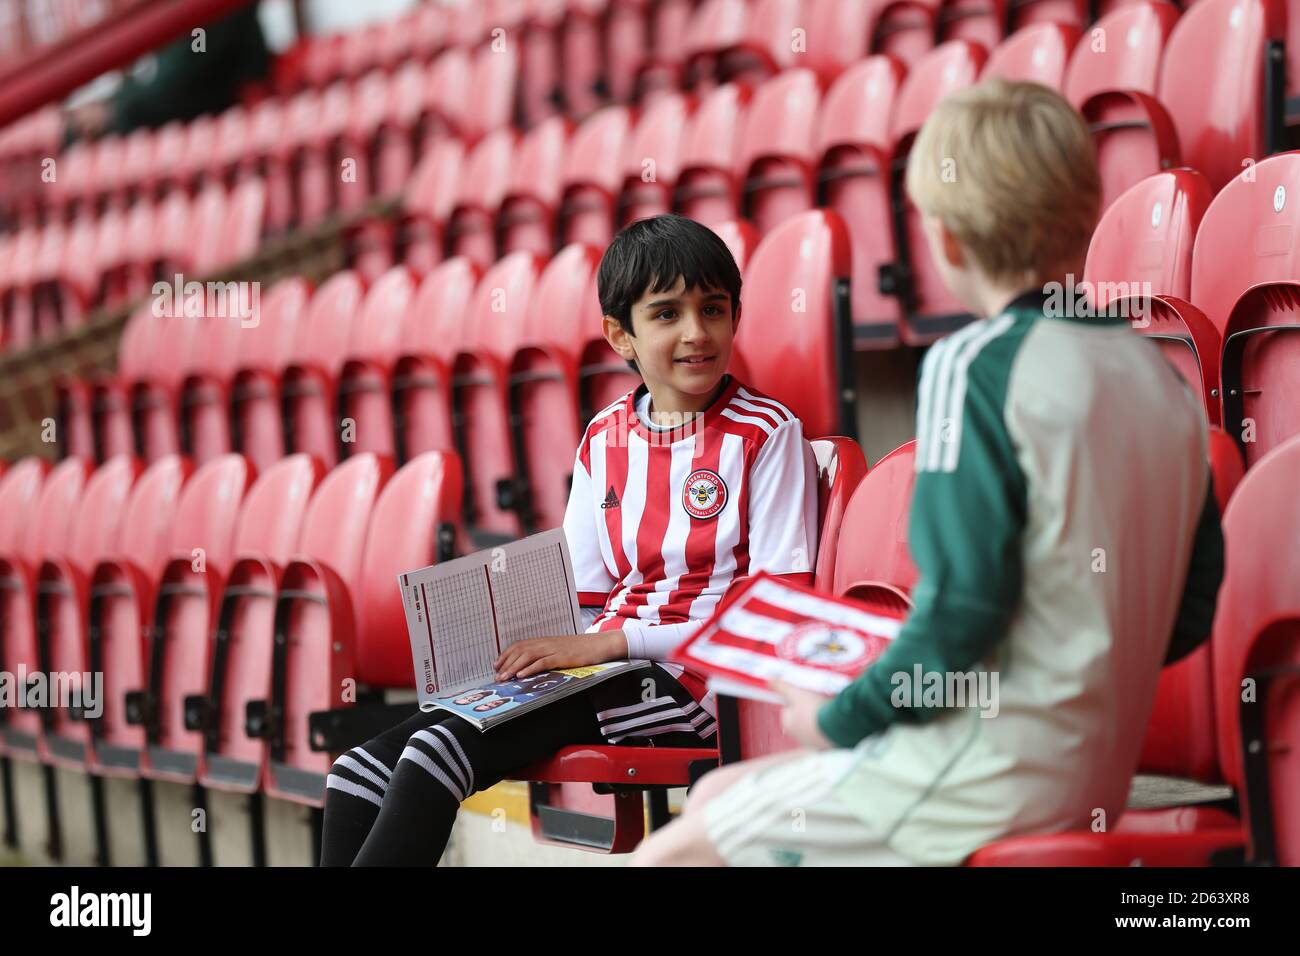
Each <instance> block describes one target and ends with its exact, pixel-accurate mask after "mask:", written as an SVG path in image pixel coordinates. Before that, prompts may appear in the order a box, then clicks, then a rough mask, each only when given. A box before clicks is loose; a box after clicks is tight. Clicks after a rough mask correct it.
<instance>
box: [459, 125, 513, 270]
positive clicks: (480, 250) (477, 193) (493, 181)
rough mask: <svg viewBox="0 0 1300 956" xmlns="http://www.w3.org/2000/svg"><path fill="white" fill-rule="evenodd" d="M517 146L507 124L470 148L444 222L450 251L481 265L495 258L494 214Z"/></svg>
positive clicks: (506, 185) (508, 181)
mask: <svg viewBox="0 0 1300 956" xmlns="http://www.w3.org/2000/svg"><path fill="white" fill-rule="evenodd" d="M518 149H519V142H518V135H517V134H516V133H515V131H514V130H512V129H510V128H509V127H507V128H505V129H498V130H494V131H492V132H491V133H489V134H487V135H486V136H484V137H483V138H482V139H481V140H479V143H478V145H477V146H475V147H474V148H473V149H472V150H471V151H470V153H469V156H468V157H467V158H466V161H465V166H464V169H463V170H462V172H461V176H460V179H459V181H458V182H457V185H456V205H455V208H454V209H453V210H452V213H451V220H450V222H449V223H448V226H447V235H446V245H447V248H448V252H449V254H450V255H453V256H466V257H468V258H470V259H473V260H474V262H475V263H477V264H478V265H479V266H480V267H482V268H486V267H487V266H489V265H491V264H492V263H493V261H495V260H496V251H497V246H496V222H495V217H496V214H497V210H498V208H499V207H500V205H501V200H502V199H503V198H504V197H505V194H506V189H507V187H508V186H509V185H510V172H511V168H512V166H513V164H514V159H515V155H516V153H517V152H518Z"/></svg>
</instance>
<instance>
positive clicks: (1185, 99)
mask: <svg viewBox="0 0 1300 956" xmlns="http://www.w3.org/2000/svg"><path fill="white" fill-rule="evenodd" d="M1286 12H1287V11H1286V4H1285V2H1284V0H1200V2H1198V3H1196V4H1195V5H1193V6H1192V7H1191V9H1189V10H1187V11H1186V12H1185V13H1184V14H1183V15H1182V17H1181V18H1179V21H1178V23H1177V25H1176V26H1175V27H1174V30H1173V33H1171V34H1170V36H1169V42H1168V44H1167V45H1166V47H1165V56H1164V62H1163V64H1162V65H1161V69H1160V101H1161V102H1162V103H1164V105H1165V107H1166V108H1167V109H1168V111H1169V116H1170V118H1171V119H1172V120H1173V124H1174V128H1175V129H1176V130H1177V132H1178V143H1179V146H1180V147H1181V149H1182V161H1183V162H1184V163H1186V164H1187V165H1189V166H1191V167H1192V168H1194V169H1199V170H1200V171H1201V172H1202V173H1204V174H1205V177H1206V179H1208V180H1209V181H1210V185H1211V186H1212V187H1214V188H1215V189H1216V190H1217V189H1222V188H1223V187H1224V186H1225V185H1226V184H1227V183H1228V182H1229V181H1230V180H1231V179H1233V178H1234V177H1235V176H1237V175H1238V174H1239V173H1240V172H1241V170H1242V164H1243V160H1249V159H1253V158H1257V157H1260V156H1264V155H1266V154H1267V153H1268V151H1269V148H1270V147H1269V146H1268V145H1267V144H1266V142H1265V140H1266V130H1267V125H1268V123H1267V118H1266V117H1265V116H1264V95H1265V94H1264V90H1265V67H1266V64H1267V63H1268V58H1267V53H1266V44H1267V42H1268V41H1269V40H1282V39H1284V37H1285V33H1286ZM1282 67H1283V64H1282V63H1281V62H1278V63H1277V64H1276V68H1277V69H1281V68H1282ZM1208 104H1212V107H1211V106H1209V105H1208ZM1271 148H1274V149H1275V148H1277V146H1276V145H1274V146H1272V147H1271Z"/></svg>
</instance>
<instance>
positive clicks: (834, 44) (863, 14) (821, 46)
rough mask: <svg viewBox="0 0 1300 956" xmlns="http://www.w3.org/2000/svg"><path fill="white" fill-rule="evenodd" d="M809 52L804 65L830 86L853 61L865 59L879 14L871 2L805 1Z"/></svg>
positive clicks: (839, 0)
mask: <svg viewBox="0 0 1300 956" xmlns="http://www.w3.org/2000/svg"><path fill="white" fill-rule="evenodd" d="M804 10H805V19H807V21H808V52H807V55H806V56H805V57H804V58H803V60H804V62H805V65H806V66H807V67H808V68H809V69H812V70H815V71H816V73H817V75H818V76H819V77H821V79H822V82H823V83H826V84H827V85H829V84H831V83H833V82H834V81H835V80H836V79H837V78H838V77H839V75H840V74H841V73H843V72H844V71H845V70H847V69H849V68H850V67H852V66H853V64H855V63H857V62H859V61H861V60H864V59H866V57H867V52H868V48H869V47H870V43H871V33H872V28H873V23H874V20H875V15H876V5H875V4H871V3H842V2H841V0H805V3H804Z"/></svg>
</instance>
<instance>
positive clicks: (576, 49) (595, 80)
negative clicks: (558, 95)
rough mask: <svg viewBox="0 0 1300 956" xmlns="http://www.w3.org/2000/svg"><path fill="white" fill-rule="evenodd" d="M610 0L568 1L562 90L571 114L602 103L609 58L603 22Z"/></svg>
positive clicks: (563, 34)
mask: <svg viewBox="0 0 1300 956" xmlns="http://www.w3.org/2000/svg"><path fill="white" fill-rule="evenodd" d="M608 7H609V0H567V2H566V3H565V4H564V17H563V20H562V26H561V29H560V31H559V35H560V47H559V49H560V62H561V63H562V64H563V68H562V69H561V71H560V72H561V76H562V80H563V83H562V92H563V95H564V105H565V107H566V108H567V109H568V111H569V115H570V116H586V115H587V114H588V113H590V112H592V111H593V110H594V109H595V108H596V107H597V106H599V105H600V99H601V97H600V91H601V88H602V86H603V84H604V72H605V57H604V50H603V46H604V43H603V40H604V38H603V36H602V33H603V30H602V27H603V23H602V21H603V20H604V18H605V15H606V12H607V8H608Z"/></svg>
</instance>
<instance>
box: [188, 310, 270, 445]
mask: <svg viewBox="0 0 1300 956" xmlns="http://www.w3.org/2000/svg"><path fill="white" fill-rule="evenodd" d="M253 305H254V303H253V301H252V300H251V299H250V300H249V301H248V302H247V303H237V304H236V305H235V306H234V307H233V308H232V309H228V310H219V311H224V312H226V313H227V314H224V315H222V314H211V315H204V316H202V317H201V318H200V319H199V323H198V326H199V327H198V330H197V331H196V333H195V341H194V362H193V364H192V367H191V368H190V372H189V374H188V375H187V376H186V377H185V380H184V381H183V382H182V383H181V394H180V408H179V414H180V448H181V451H182V453H183V454H185V455H187V456H188V457H190V458H192V459H193V460H194V462H195V464H198V465H202V464H205V463H206V462H209V461H211V460H212V459H213V458H216V457H217V456H218V455H225V454H229V453H230V450H231V440H230V439H231V436H230V418H229V415H228V411H227V410H228V408H229V402H230V384H231V379H232V378H233V376H234V374H235V371H236V369H237V368H238V363H239V347H240V337H241V336H243V335H245V334H247V333H248V332H249V331H250V325H251V323H253V322H256V321H258V319H259V317H258V314H257V312H255V311H254V310H253V308H252V306H253ZM241 307H242V308H244V309H246V311H247V314H248V318H246V319H241V318H240V317H239V316H238V315H235V314H234V312H235V311H237V310H239V309H240V308H241Z"/></svg>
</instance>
